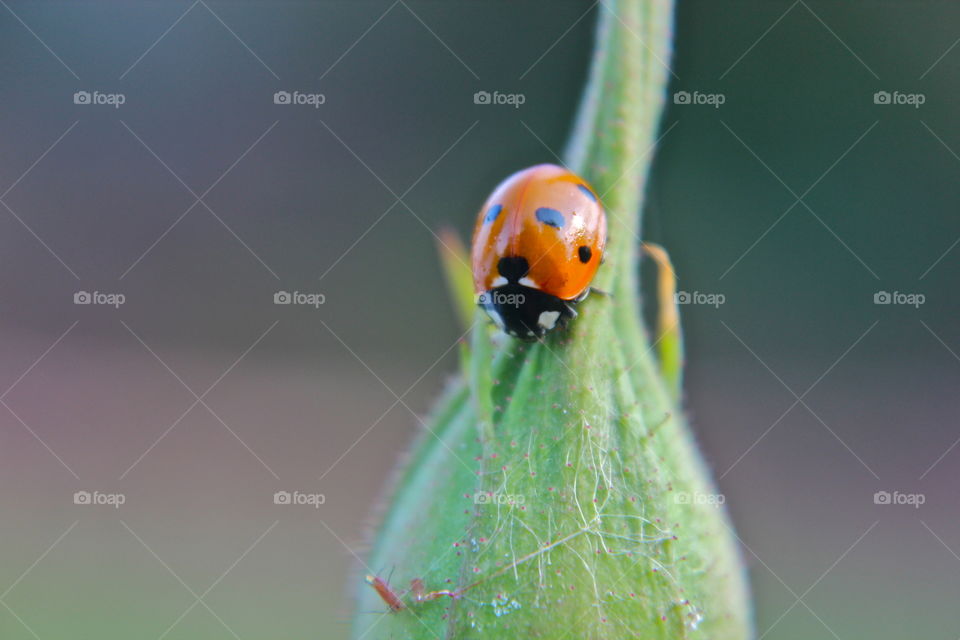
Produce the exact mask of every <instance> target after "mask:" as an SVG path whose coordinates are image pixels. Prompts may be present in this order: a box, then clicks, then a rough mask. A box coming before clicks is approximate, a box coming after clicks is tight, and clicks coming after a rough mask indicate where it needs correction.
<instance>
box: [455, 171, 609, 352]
mask: <svg viewBox="0 0 960 640" xmlns="http://www.w3.org/2000/svg"><path fill="white" fill-rule="evenodd" d="M606 241H607V219H606V215H605V214H604V211H603V206H602V205H601V204H600V201H599V199H598V198H597V195H596V194H595V193H594V191H593V189H592V188H591V187H590V186H589V185H587V183H586V181H584V180H583V179H582V178H580V177H578V176H577V175H575V174H574V173H572V172H570V171H568V170H567V169H564V168H563V167H558V166H556V165H552V164H539V165H536V166H533V167H530V168H528V169H524V170H522V171H518V172H517V173H514V174H513V175H511V176H510V177H508V178H507V179H506V180H504V181H503V182H502V183H500V185H499V186H497V188H496V189H494V190H493V193H492V194H491V195H490V197H489V198H487V201H486V203H485V204H484V205H483V208H482V209H481V210H480V214H479V215H478V217H477V224H476V228H475V229H474V232H473V249H472V262H473V286H474V291H475V292H476V294H477V302H478V304H479V305H480V306H481V307H483V309H484V310H485V311H486V312H487V314H488V315H489V316H490V317H491V318H492V319H493V321H494V322H496V323H497V325H498V326H500V327H501V328H502V329H503V330H504V331H506V332H507V333H508V334H510V335H512V336H515V337H517V338H520V339H522V340H535V339H537V338H540V337H542V336H543V335H544V334H545V333H547V332H548V331H550V330H551V329H554V328H555V327H558V326H562V325H563V324H564V323H565V322H566V321H567V320H569V319H570V318H573V317H575V316H576V315H577V313H576V311H574V309H573V305H574V304H575V303H577V302H579V301H581V300H583V299H584V298H585V297H586V296H587V294H588V293H589V292H590V282H591V281H592V280H593V276H594V275H595V274H596V272H597V268H598V267H599V266H600V261H601V259H602V258H603V249H604V245H605V244H606Z"/></svg>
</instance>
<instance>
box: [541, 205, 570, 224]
mask: <svg viewBox="0 0 960 640" xmlns="http://www.w3.org/2000/svg"><path fill="white" fill-rule="evenodd" d="M537 220H539V221H540V222H542V223H543V224H546V225H550V226H551V227H556V228H557V229H559V228H560V227H562V226H563V222H564V220H563V214H562V213H560V212H559V211H557V210H556V209H551V208H550V207H540V208H539V209H537Z"/></svg>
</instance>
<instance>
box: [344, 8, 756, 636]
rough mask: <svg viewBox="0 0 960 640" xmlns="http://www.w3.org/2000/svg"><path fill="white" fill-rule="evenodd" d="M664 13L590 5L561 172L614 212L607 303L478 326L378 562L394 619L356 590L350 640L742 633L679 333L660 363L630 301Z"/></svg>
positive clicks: (395, 510) (634, 300)
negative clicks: (507, 325)
mask: <svg viewBox="0 0 960 640" xmlns="http://www.w3.org/2000/svg"><path fill="white" fill-rule="evenodd" d="M672 10H673V7H672V2H670V1H668V0H620V1H612V0H611V1H607V2H603V3H601V4H600V5H599V8H598V27H597V40H596V53H595V59H594V60H593V63H592V67H591V72H590V78H589V82H588V86H587V89H586V92H585V94H584V98H583V103H582V104H581V107H580V112H579V115H578V119H577V122H576V125H575V130H574V134H573V136H572V139H571V142H570V145H569V147H568V150H567V154H566V158H565V159H566V163H567V165H568V166H569V167H570V168H571V169H572V170H574V171H575V172H577V173H579V174H580V175H582V176H583V177H585V178H586V179H587V180H589V181H590V182H591V184H592V185H593V186H594V187H595V189H596V191H597V193H599V194H601V199H602V201H603V204H604V206H605V207H606V210H607V215H608V217H609V224H610V242H609V245H608V252H607V259H606V263H605V264H604V266H603V267H601V269H600V272H599V273H598V276H597V279H596V281H595V283H594V285H595V287H597V288H598V289H600V290H602V291H605V292H607V295H596V294H594V295H591V296H590V297H589V298H588V299H587V300H586V301H585V302H584V303H583V304H581V305H580V307H579V312H580V316H579V317H578V318H577V319H576V320H575V321H573V322H572V323H571V325H570V327H569V329H568V330H565V331H558V332H554V333H553V334H551V335H549V336H548V337H547V338H546V339H545V340H543V341H542V342H538V343H533V344H523V343H519V342H517V341H513V340H504V339H502V338H501V337H499V336H496V335H495V334H494V331H493V328H492V327H491V326H490V324H489V323H488V322H487V321H486V320H485V319H484V318H481V317H480V316H479V313H478V315H477V316H476V317H475V323H474V328H473V331H472V338H471V341H470V346H469V348H466V347H465V348H464V349H463V352H462V356H463V373H462V377H461V379H460V381H459V382H457V383H455V384H454V385H452V387H451V388H450V389H448V391H447V393H446V394H445V396H444V397H443V398H442V400H441V402H440V404H439V406H438V408H437V409H436V410H435V412H434V414H433V415H432V417H431V419H430V420H429V422H428V424H429V429H428V431H427V432H426V433H425V434H424V435H423V436H422V437H421V439H420V441H419V443H418V445H417V446H416V448H415V450H414V452H413V454H412V456H411V458H410V459H409V460H408V461H407V463H406V468H405V470H404V472H403V473H402V474H401V475H400V476H399V479H398V481H397V485H396V488H395V493H394V496H393V498H392V500H391V502H390V505H389V508H388V510H387V512H386V514H385V517H384V519H383V521H382V523H381V525H380V528H379V530H378V532H377V536H376V541H375V546H374V549H373V552H372V555H371V556H370V558H369V560H368V561H367V565H368V566H370V567H376V568H378V569H379V568H385V573H384V574H383V575H381V576H379V578H380V579H381V580H384V581H386V580H387V579H388V578H389V588H390V589H391V591H392V593H393V594H395V595H396V596H398V597H399V599H400V602H402V608H400V609H399V610H396V611H392V610H390V609H388V607H387V605H386V603H385V602H384V600H383V599H382V598H381V596H380V595H378V593H377V591H376V590H375V589H374V588H371V586H368V585H366V584H358V587H357V588H358V594H359V603H358V606H357V609H358V611H359V612H360V613H358V614H357V615H356V619H355V624H354V630H353V633H354V637H355V638H369V639H373V638H549V639H551V640H562V639H563V638H645V639H655V638H664V639H667V638H671V639H673V638H710V639H714V640H725V639H743V638H747V637H749V636H750V635H751V627H750V622H749V605H748V596H747V589H746V585H745V580H744V577H743V572H742V568H741V565H740V560H739V556H738V554H737V550H736V547H735V545H734V544H733V534H732V531H731V530H730V529H729V525H728V522H727V520H726V515H725V513H724V511H723V508H722V506H718V505H716V504H714V503H715V502H716V501H715V500H711V499H710V496H715V495H716V489H715V488H714V487H713V485H712V484H711V481H710V480H709V477H708V475H707V473H706V471H705V468H704V465H703V463H702V461H701V459H700V456H699V454H698V452H697V450H696V447H695V444H694V442H693V440H692V437H691V434H690V431H689V428H688V426H687V424H686V422H685V420H684V417H683V415H682V413H681V412H680V411H679V409H678V406H677V404H676V403H677V400H676V397H677V395H678V394H677V393H676V392H675V387H674V385H675V381H676V380H677V379H678V375H679V374H678V364H677V362H676V360H677V358H678V357H679V356H676V355H673V356H671V355H670V354H677V353H679V348H678V346H677V345H676V344H673V342H674V341H676V340H677V335H678V332H677V331H676V327H673V328H672V329H674V330H673V331H668V332H666V333H665V334H664V336H665V337H664V340H666V341H667V343H665V344H667V346H669V348H667V349H663V348H661V349H660V353H661V354H664V356H665V358H666V361H665V362H663V363H659V362H657V360H656V358H655V357H654V353H653V351H654V345H653V344H651V340H650V339H649V337H648V336H647V335H646V332H645V331H644V329H643V325H642V320H641V315H640V308H639V303H638V280H637V271H638V257H639V251H640V244H641V243H640V241H639V239H638V229H639V212H640V208H641V195H642V193H643V188H644V182H645V176H646V174H647V170H648V165H649V162H650V156H651V152H652V147H653V146H654V144H655V141H656V135H657V128H658V123H659V119H660V113H661V106H662V102H663V95H664V88H665V85H666V74H667V71H666V66H665V65H666V63H667V61H668V59H669V54H670V39H671V27H672ZM448 262H449V263H450V264H452V263H453V262H452V261H448ZM451 281H452V282H454V283H456V282H460V283H462V282H464V279H463V277H462V274H461V275H459V276H458V275H453V276H452V277H451ZM453 288H454V289H455V290H462V289H463V287H462V286H456V285H455V286H454V287H453ZM662 315H664V317H669V316H670V314H662ZM668 329H670V327H668ZM659 346H660V347H663V346H664V345H659ZM662 365H663V366H662ZM417 580H422V584H423V590H424V591H422V592H421V591H420V589H419V588H417V587H416V586H414V587H413V588H411V583H412V581H417ZM382 584H383V585H386V582H384V583H382ZM416 584H417V583H416V582H414V585H416ZM424 593H425V594H426V595H425V597H418V596H420V595H421V594H424ZM376 611H383V612H384V613H383V614H379V613H370V612H376Z"/></svg>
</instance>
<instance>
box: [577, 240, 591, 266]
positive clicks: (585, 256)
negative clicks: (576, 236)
mask: <svg viewBox="0 0 960 640" xmlns="http://www.w3.org/2000/svg"><path fill="white" fill-rule="evenodd" d="M577 255H578V256H579V257H580V262H582V263H584V264H586V263H588V262H590V258H592V257H593V251H590V247H588V246H587V245H581V247H580V248H579V249H577Z"/></svg>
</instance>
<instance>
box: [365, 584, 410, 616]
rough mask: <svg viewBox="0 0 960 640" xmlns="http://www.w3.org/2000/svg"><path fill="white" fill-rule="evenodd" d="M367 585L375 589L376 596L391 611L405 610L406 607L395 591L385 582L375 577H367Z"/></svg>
mask: <svg viewBox="0 0 960 640" xmlns="http://www.w3.org/2000/svg"><path fill="white" fill-rule="evenodd" d="M367 584H369V585H370V586H371V587H373V588H374V589H376V591H377V594H378V595H379V596H380V598H381V599H382V600H383V601H384V602H386V603H387V606H388V607H390V609H391V610H392V611H402V610H403V609H406V608H407V606H406V605H405V604H403V600H401V599H400V596H399V595H397V592H396V591H394V590H393V589H391V588H390V585H389V584H387V581H386V580H384V579H382V578H379V577H377V576H367Z"/></svg>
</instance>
